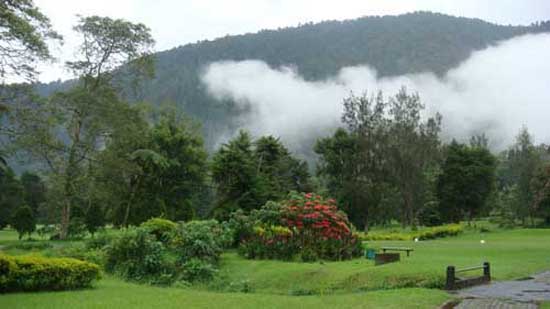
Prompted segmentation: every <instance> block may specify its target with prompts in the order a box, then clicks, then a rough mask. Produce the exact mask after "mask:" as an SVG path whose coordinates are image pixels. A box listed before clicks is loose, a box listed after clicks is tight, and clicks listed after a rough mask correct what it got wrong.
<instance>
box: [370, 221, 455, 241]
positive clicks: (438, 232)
mask: <svg viewBox="0 0 550 309" xmlns="http://www.w3.org/2000/svg"><path fill="white" fill-rule="evenodd" d="M463 230H464V229H463V227H462V226H461V225H460V224H447V225H441V226H434V227H430V228H425V229H421V230H418V231H413V232H408V233H406V232H382V233H380V232H369V233H366V234H365V233H360V234H359V235H360V238H361V240H414V239H415V238H417V239H418V240H429V239H436V238H443V237H449V236H457V235H458V234H460V233H462V232H463Z"/></svg>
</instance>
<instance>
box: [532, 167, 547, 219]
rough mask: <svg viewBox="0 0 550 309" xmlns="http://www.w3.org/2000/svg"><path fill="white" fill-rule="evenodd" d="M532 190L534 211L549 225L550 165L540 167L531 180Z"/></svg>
mask: <svg viewBox="0 0 550 309" xmlns="http://www.w3.org/2000/svg"><path fill="white" fill-rule="evenodd" d="M531 189H532V190H533V195H534V198H533V205H532V210H533V212H534V213H536V214H538V215H540V216H541V217H543V218H544V223H545V225H547V226H549V225H550V165H546V166H544V167H541V168H540V169H539V170H538V171H537V173H536V174H535V177H534V178H533V180H532V182H531Z"/></svg>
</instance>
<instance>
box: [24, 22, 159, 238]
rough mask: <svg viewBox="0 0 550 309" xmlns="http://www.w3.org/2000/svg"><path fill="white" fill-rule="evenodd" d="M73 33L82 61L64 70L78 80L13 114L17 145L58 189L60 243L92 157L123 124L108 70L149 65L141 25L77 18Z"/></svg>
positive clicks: (83, 187)
mask: <svg viewBox="0 0 550 309" xmlns="http://www.w3.org/2000/svg"><path fill="white" fill-rule="evenodd" d="M75 30H76V31H77V32H79V33H80V34H81V35H82V36H83V43H82V44H81V46H80V52H81V53H82V56H83V59H82V60H77V61H73V62H68V63H67V67H68V68H69V69H71V70H73V72H75V73H76V74H77V75H78V76H79V80H78V83H77V84H76V85H75V86H74V87H73V88H71V89H69V90H68V91H66V92H58V93H55V94H54V95H52V96H51V97H50V98H48V100H47V101H46V102H32V103H31V104H29V105H27V106H26V107H25V108H21V109H19V111H18V112H17V113H15V115H14V116H15V117H14V118H15V119H16V121H17V125H18V127H17V129H18V130H19V132H18V143H19V145H20V146H21V148H22V149H25V150H26V151H27V152H28V153H29V154H30V155H31V156H33V157H34V158H37V159H40V160H42V162H44V163H45V164H46V165H47V167H48V168H49V170H50V173H51V174H52V175H51V176H52V177H51V178H53V179H54V180H55V181H56V182H57V183H58V184H59V187H60V188H61V190H60V191H61V194H62V196H61V197H60V200H61V203H60V204H61V205H60V207H61V220H60V221H61V232H60V238H61V239H65V238H67V235H68V229H69V224H70V223H71V209H72V208H73V205H74V204H75V203H76V202H77V201H78V199H82V198H83V195H84V196H85V195H87V196H89V195H90V194H88V193H86V189H87V188H88V186H86V182H87V180H88V179H87V175H88V174H89V171H90V169H93V168H94V165H93V162H94V160H95V159H94V157H95V156H97V154H98V152H99V151H100V150H101V149H102V145H104V144H105V142H106V140H107V139H108V136H109V135H110V133H111V132H112V131H114V130H115V127H116V126H119V125H123V124H124V123H125V122H126V121H127V119H124V118H123V117H121V114H120V113H119V111H120V110H124V109H125V107H126V106H127V103H126V102H124V101H121V100H120V98H119V95H118V93H117V92H116V89H115V88H114V87H113V85H112V83H111V82H112V81H113V76H114V75H113V74H114V70H115V68H116V67H117V66H118V65H120V64H122V63H128V64H129V65H130V66H131V67H135V68H136V70H137V71H139V72H141V73H147V74H148V73H151V72H150V71H151V64H152V63H151V62H150V61H149V60H144V59H149V58H150V52H151V47H152V44H153V42H154V41H153V39H152V38H151V35H150V33H149V29H148V28H147V27H145V26H144V25H142V24H132V23H129V22H126V21H123V20H119V19H115V20H113V19H110V18H107V17H97V16H92V17H84V18H81V19H80V20H79V24H78V25H77V26H76V27H75ZM122 115H124V113H122Z"/></svg>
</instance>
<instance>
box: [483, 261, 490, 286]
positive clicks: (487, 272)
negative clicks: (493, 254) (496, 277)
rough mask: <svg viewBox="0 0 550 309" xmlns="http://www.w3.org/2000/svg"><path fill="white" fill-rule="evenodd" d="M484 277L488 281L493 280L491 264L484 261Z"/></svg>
mask: <svg viewBox="0 0 550 309" xmlns="http://www.w3.org/2000/svg"><path fill="white" fill-rule="evenodd" d="M483 277H485V279H486V280H487V282H489V281H491V265H489V262H484V263H483Z"/></svg>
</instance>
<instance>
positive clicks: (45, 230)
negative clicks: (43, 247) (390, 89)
mask: <svg viewBox="0 0 550 309" xmlns="http://www.w3.org/2000/svg"><path fill="white" fill-rule="evenodd" d="M55 231H56V227H55V225H53V224H45V225H42V226H39V227H38V228H37V229H36V233H37V234H38V236H40V237H45V236H47V235H51V234H53V233H55Z"/></svg>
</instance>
